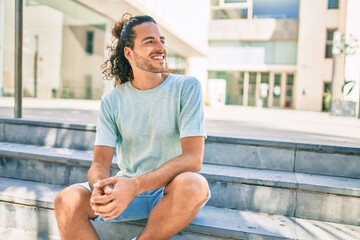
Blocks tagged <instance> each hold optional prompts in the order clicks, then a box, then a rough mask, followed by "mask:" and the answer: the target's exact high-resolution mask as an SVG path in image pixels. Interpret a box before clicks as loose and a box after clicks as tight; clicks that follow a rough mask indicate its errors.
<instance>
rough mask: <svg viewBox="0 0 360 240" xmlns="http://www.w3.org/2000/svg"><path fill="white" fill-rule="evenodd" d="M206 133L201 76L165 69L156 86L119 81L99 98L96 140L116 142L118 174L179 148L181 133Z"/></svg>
mask: <svg viewBox="0 0 360 240" xmlns="http://www.w3.org/2000/svg"><path fill="white" fill-rule="evenodd" d="M190 136H204V137H206V133H205V127H204V111H203V102H202V94H201V84H200V82H199V81H198V80H197V79H196V78H194V77H190V76H183V75H175V74H169V75H168V77H167V78H166V79H165V80H164V81H163V82H162V83H161V84H160V85H159V86H157V87H155V88H152V89H149V90H138V89H136V88H134V87H133V86H132V85H131V83H130V82H126V83H123V84H121V85H120V86H119V87H117V88H115V89H113V90H112V91H111V92H109V93H107V94H105V95H104V96H103V97H102V99H101V105H100V111H99V118H98V123H97V128H96V140H95V145H105V146H110V147H116V156H117V160H118V165H119V168H120V169H121V170H120V171H119V172H118V174H117V175H118V176H124V177H133V176H138V175H141V174H144V173H146V172H149V171H152V170H154V169H156V168H158V167H159V166H160V165H162V164H163V163H165V162H167V161H169V160H171V159H172V158H174V157H176V156H178V155H180V154H181V142H180V139H181V138H184V137H190Z"/></svg>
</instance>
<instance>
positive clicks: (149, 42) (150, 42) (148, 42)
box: [145, 40, 153, 44]
mask: <svg viewBox="0 0 360 240" xmlns="http://www.w3.org/2000/svg"><path fill="white" fill-rule="evenodd" d="M152 43H153V41H152V40H150V41H147V42H145V44H152Z"/></svg>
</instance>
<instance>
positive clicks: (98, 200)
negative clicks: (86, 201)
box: [90, 195, 113, 205]
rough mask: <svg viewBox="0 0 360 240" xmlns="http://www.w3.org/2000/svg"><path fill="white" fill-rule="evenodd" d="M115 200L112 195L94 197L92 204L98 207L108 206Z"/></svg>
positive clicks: (91, 200)
mask: <svg viewBox="0 0 360 240" xmlns="http://www.w3.org/2000/svg"><path fill="white" fill-rule="evenodd" d="M112 200H113V196H112V195H101V196H92V197H91V198H90V203H93V204H98V205H106V204H108V203H110V202H111V201H112Z"/></svg>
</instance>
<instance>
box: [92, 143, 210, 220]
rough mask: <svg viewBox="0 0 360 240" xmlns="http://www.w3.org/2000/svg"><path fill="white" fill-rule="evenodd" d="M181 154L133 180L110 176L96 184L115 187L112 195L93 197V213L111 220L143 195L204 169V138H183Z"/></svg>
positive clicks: (97, 185) (96, 185) (100, 186)
mask: <svg viewBox="0 0 360 240" xmlns="http://www.w3.org/2000/svg"><path fill="white" fill-rule="evenodd" d="M181 148H182V154H181V155H179V156H177V157H175V158H173V159H171V160H170V161H169V162H167V163H165V164H163V165H161V166H160V167H159V168H157V169H155V170H153V171H151V172H148V173H145V174H143V175H140V176H137V177H134V178H119V177H110V178H107V179H104V180H101V181H99V182H98V183H96V184H95V185H94V186H95V189H102V188H104V187H105V186H108V185H110V184H111V185H113V186H114V190H113V191H112V193H111V194H106V195H102V196H94V197H93V198H92V199H91V202H92V206H93V210H94V211H95V212H96V213H97V214H98V215H102V216H104V218H105V219H106V220H108V219H111V218H114V217H116V216H117V215H119V214H120V213H121V212H123V211H124V210H125V209H126V207H127V206H128V205H129V204H130V202H131V201H132V200H133V199H134V198H135V197H136V196H137V195H138V194H140V193H143V192H146V191H149V190H154V189H157V188H160V187H164V186H166V185H168V184H169V183H170V182H171V181H172V180H173V179H174V178H175V177H176V176H177V175H179V174H181V173H183V172H198V171H200V169H201V165H202V159H203V153H204V137H186V138H182V139H181Z"/></svg>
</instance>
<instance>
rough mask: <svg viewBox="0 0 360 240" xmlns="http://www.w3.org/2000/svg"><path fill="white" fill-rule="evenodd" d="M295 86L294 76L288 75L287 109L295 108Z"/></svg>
mask: <svg viewBox="0 0 360 240" xmlns="http://www.w3.org/2000/svg"><path fill="white" fill-rule="evenodd" d="M293 86H294V74H287V75H286V96H285V108H292V107H293Z"/></svg>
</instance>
